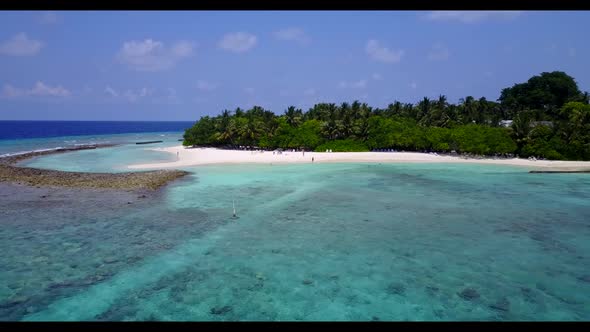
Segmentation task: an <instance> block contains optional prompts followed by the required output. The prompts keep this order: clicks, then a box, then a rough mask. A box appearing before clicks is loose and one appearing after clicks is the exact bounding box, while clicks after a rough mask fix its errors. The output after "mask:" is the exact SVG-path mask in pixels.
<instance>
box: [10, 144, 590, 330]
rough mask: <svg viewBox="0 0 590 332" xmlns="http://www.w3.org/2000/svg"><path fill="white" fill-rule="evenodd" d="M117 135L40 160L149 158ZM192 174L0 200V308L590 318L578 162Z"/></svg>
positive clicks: (256, 316)
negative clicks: (126, 187) (562, 169)
mask: <svg viewBox="0 0 590 332" xmlns="http://www.w3.org/2000/svg"><path fill="white" fill-rule="evenodd" d="M127 148H129V147H117V148H113V150H111V151H108V150H106V149H105V150H102V151H101V150H95V151H92V152H93V153H96V155H94V156H95V158H97V160H99V159H101V158H102V157H104V158H105V159H104V160H105V161H104V162H98V163H90V164H89V163H86V162H82V161H81V158H87V157H88V155H87V154H83V153H82V152H76V153H72V154H71V155H70V156H68V155H66V154H64V155H59V156H57V155H56V156H52V157H47V158H39V159H37V160H36V161H35V162H36V163H37V164H36V165H37V166H43V165H44V163H46V164H45V166H52V167H57V166H59V167H58V168H62V169H77V170H96V169H108V168H109V167H111V169H113V168H114V169H116V168H117V165H120V161H115V158H112V159H109V157H108V155H110V154H111V153H112V154H116V153H120V154H121V156H123V155H125V156H128V159H126V161H128V160H130V159H133V158H139V159H141V158H145V157H146V155H143V156H142V155H141V152H137V155H136V156H130V155H129V154H128V153H124V151H126V150H125V149H127ZM117 149H120V150H117ZM137 151H140V150H137ZM146 153H148V152H146ZM77 157H79V158H77ZM163 158H165V157H163ZM62 163H63V164H62ZM97 165H98V166H97ZM188 170H190V171H192V172H193V174H192V175H191V176H190V177H189V178H188V179H184V180H182V181H179V182H177V183H174V184H172V185H170V186H168V187H167V188H166V189H165V190H164V191H163V192H162V194H161V195H159V196H157V197H152V198H149V199H147V200H143V201H142V200H139V201H137V202H134V203H133V204H126V203H125V202H124V201H123V202H121V203H120V204H119V203H118V202H119V201H120V199H118V198H117V197H113V196H112V195H109V196H106V197H107V198H105V197H103V196H100V195H95V196H91V197H88V195H81V196H80V197H79V201H75V200H74V201H68V200H67V199H65V196H64V197H61V196H59V195H60V194H59V193H57V192H56V193H53V194H52V195H53V196H51V195H50V196H51V197H54V199H55V202H57V203H55V204H53V203H50V202H47V201H41V202H36V201H35V200H33V199H30V198H26V199H22V200H20V201H19V200H18V199H15V198H14V197H12V198H11V199H8V198H3V199H2V200H0V205H2V206H0V208H1V209H2V211H3V212H2V213H3V214H4V215H5V218H2V220H4V222H3V224H2V229H1V231H0V250H1V251H2V252H3V255H1V256H0V266H2V268H1V270H0V319H2V320H191V321H192V320H199V321H210V320H282V321H291V320H319V321H327V320H338V321H350V320H354V321H357V320H361V321H365V320H436V321H438V320H588V319H590V204H589V203H588V202H589V198H590V177H588V176H587V175H585V174H529V173H527V172H526V170H523V169H521V168H513V167H502V166H479V165H448V164H445V165H435V164H381V165H379V164H313V165H311V164H309V165H307V164H306V165H281V166H276V165H275V166H270V165H247V166H239V165H227V166H204V167H194V168H188ZM63 195H65V194H63ZM125 199H126V198H125ZM232 200H235V202H236V209H237V213H238V216H239V219H232V218H231V213H232ZM15 201H18V202H21V201H22V204H21V203H18V204H17V203H14V202H15ZM39 204H41V205H42V204H44V205H43V206H44V207H45V208H44V209H43V210H41V209H39V208H38V207H39V206H41V205H39ZM15 302H16V303H15Z"/></svg>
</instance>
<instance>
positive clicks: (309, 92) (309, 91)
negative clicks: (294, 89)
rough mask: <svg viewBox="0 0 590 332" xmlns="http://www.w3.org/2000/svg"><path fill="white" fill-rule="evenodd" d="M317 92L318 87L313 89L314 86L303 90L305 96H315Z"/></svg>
mask: <svg viewBox="0 0 590 332" xmlns="http://www.w3.org/2000/svg"><path fill="white" fill-rule="evenodd" d="M316 93H317V91H316V89H312V88H309V89H307V90H305V91H303V95H304V96H315V94H316Z"/></svg>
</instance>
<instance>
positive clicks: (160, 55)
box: [117, 39, 194, 71]
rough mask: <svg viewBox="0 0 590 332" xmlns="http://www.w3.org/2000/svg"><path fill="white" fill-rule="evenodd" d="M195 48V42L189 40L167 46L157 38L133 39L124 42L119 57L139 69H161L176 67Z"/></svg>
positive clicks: (121, 60) (123, 61)
mask: <svg viewBox="0 0 590 332" xmlns="http://www.w3.org/2000/svg"><path fill="white" fill-rule="evenodd" d="M193 50H194V45H193V43H191V42H188V41H179V42H176V43H175V44H173V45H172V46H171V47H166V46H165V45H164V43H162V42H160V41H157V40H152V39H145V40H143V41H135V40H132V41H128V42H125V43H123V46H122V47H121V49H120V50H119V53H118V54H117V58H118V59H119V61H120V62H122V63H124V64H126V65H128V66H129V67H130V68H131V69H134V70H137V71H160V70H166V69H169V68H172V67H174V66H175V65H176V64H177V63H178V62H179V61H181V60H182V59H184V58H187V57H189V56H191V55H192V54H193Z"/></svg>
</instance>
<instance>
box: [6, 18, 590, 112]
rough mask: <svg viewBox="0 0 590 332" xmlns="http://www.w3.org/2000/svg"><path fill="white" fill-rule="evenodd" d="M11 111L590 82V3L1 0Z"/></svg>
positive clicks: (278, 105)
mask: <svg viewBox="0 0 590 332" xmlns="http://www.w3.org/2000/svg"><path fill="white" fill-rule="evenodd" d="M0 22H1V23H0V26H1V27H2V29H0V89H1V90H0V119H2V120H12V119H21V120H34V119H39V120H196V119H198V118H199V117H200V116H201V115H206V114H211V115H213V114H218V113H219V112H220V111H221V110H223V109H226V108H227V109H234V108H235V107H237V106H240V107H242V108H249V107H251V106H253V105H260V106H263V107H265V108H267V109H271V110H272V111H274V112H276V113H282V112H283V111H284V110H285V109H286V108H287V107H288V106H289V105H295V106H298V107H302V108H304V109H305V110H306V109H307V108H308V107H310V106H312V105H313V104H314V103H317V102H335V103H341V102H343V101H348V102H351V101H353V100H355V99H358V100H360V101H362V102H367V103H368V104H370V105H372V106H379V107H385V106H386V105H387V104H388V103H390V102H393V101H394V100H399V101H402V102H412V103H415V102H417V101H419V99H421V98H422V97H424V96H427V97H431V98H436V97H438V95H439V94H444V95H446V96H447V97H448V99H449V101H451V102H456V101H458V99H459V98H462V97H465V96H467V95H473V96H474V97H481V96H485V97H486V98H488V99H491V100H496V99H497V98H498V96H499V93H500V90H501V89H502V88H504V87H508V86H511V85H512V84H514V83H519V82H523V81H526V80H527V79H528V78H529V77H530V76H532V75H536V74H539V73H540V72H543V71H553V70H561V71H565V72H566V73H568V74H570V75H571V76H573V77H574V78H575V79H576V81H577V82H578V84H579V86H580V88H581V89H582V90H584V91H588V90H590V62H588V61H587V59H588V58H590V44H589V43H588V42H587V32H588V31H590V12H583V11H580V12H549V11H543V12H541V11H539V12H468V11H464V12H429V11H417V12H415V11H360V12H354V11H333V12H330V11H316V12H313V11H311V12H306V11H262V12H256V11H185V12H181V11H178V12H174V11H163V12H157V11H144V12H139V11H138V12H122V11H119V12H111V11H96V12H76V11H67V12H41V11H32V12H6V11H5V12H0Z"/></svg>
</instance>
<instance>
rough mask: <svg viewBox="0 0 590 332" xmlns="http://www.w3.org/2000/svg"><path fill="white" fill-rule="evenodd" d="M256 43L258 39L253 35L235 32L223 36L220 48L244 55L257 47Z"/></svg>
mask: <svg viewBox="0 0 590 332" xmlns="http://www.w3.org/2000/svg"><path fill="white" fill-rule="evenodd" d="M256 43H257V37H256V36H255V35H253V34H251V33H248V32H233V33H228V34H226V35H225V36H223V38H222V39H221V40H220V41H219V44H218V46H219V47H220V48H221V49H224V50H227V51H231V52H235V53H243V52H246V51H248V50H250V49H252V48H253V47H254V46H256Z"/></svg>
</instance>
